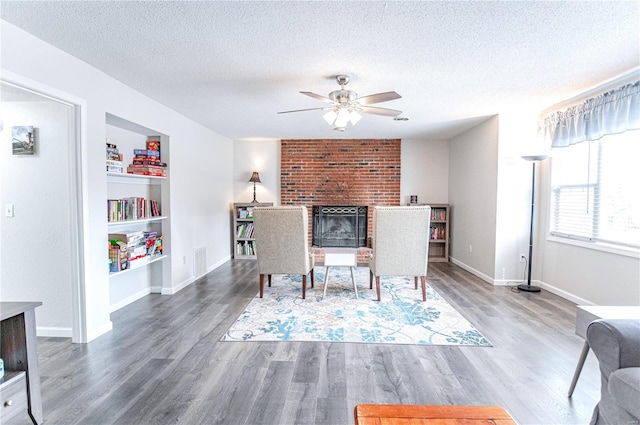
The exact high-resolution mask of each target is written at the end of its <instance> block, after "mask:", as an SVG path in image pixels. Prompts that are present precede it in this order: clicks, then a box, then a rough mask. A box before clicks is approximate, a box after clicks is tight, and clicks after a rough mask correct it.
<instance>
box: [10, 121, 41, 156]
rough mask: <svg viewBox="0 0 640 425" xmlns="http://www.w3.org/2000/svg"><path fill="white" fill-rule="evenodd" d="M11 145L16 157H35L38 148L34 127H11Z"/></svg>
mask: <svg viewBox="0 0 640 425" xmlns="http://www.w3.org/2000/svg"><path fill="white" fill-rule="evenodd" d="M11 144H12V146H13V154H14V155H33V154H34V152H35V146H36V136H35V133H34V132H33V126H30V125H18V126H15V127H11Z"/></svg>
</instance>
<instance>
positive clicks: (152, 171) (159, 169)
mask: <svg viewBox="0 0 640 425" xmlns="http://www.w3.org/2000/svg"><path fill="white" fill-rule="evenodd" d="M166 167H167V164H166V163H164V162H162V161H161V158H160V139H159V138H155V137H154V136H150V137H148V138H147V149H134V150H133V162H132V163H131V165H129V166H128V167H127V173H129V174H139V175H143V176H158V177H166V175H167V174H166Z"/></svg>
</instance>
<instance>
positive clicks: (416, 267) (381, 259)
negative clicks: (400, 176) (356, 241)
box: [369, 205, 431, 301]
mask: <svg viewBox="0 0 640 425" xmlns="http://www.w3.org/2000/svg"><path fill="white" fill-rule="evenodd" d="M430 223H431V207H429V206H426V205H425V206H416V207H374V209H373V234H372V237H371V248H372V253H371V258H370V260H369V270H370V273H371V274H370V277H369V288H373V278H374V276H375V279H376V291H377V294H378V301H380V276H413V278H414V281H415V289H418V277H420V279H421V281H422V301H426V300H427V286H426V285H427V262H428V254H429V252H428V251H429V225H430Z"/></svg>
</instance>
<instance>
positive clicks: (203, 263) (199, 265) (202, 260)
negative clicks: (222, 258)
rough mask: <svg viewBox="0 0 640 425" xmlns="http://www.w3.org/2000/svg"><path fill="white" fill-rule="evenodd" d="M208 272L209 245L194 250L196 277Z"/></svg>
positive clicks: (194, 273)
mask: <svg viewBox="0 0 640 425" xmlns="http://www.w3.org/2000/svg"><path fill="white" fill-rule="evenodd" d="M205 274H207V247H206V246H201V247H199V248H195V249H194V250H193V275H194V276H195V278H196V279H198V278H200V277H202V276H204V275H205Z"/></svg>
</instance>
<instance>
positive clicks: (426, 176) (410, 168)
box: [400, 140, 449, 205]
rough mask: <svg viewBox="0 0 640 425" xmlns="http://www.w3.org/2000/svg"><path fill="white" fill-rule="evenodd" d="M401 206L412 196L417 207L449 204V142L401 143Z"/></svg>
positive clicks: (419, 141) (411, 141)
mask: <svg viewBox="0 0 640 425" xmlns="http://www.w3.org/2000/svg"><path fill="white" fill-rule="evenodd" d="M400 146H401V147H400V149H401V153H400V163H401V165H402V168H401V176H400V204H401V205H405V204H408V203H409V201H410V198H411V195H418V203H421V204H424V203H429V204H446V203H448V202H449V141H447V140H429V141H426V140H402V142H401V145H400Z"/></svg>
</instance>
